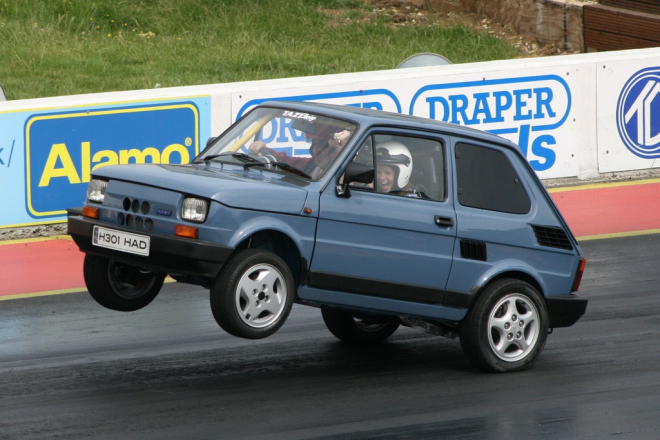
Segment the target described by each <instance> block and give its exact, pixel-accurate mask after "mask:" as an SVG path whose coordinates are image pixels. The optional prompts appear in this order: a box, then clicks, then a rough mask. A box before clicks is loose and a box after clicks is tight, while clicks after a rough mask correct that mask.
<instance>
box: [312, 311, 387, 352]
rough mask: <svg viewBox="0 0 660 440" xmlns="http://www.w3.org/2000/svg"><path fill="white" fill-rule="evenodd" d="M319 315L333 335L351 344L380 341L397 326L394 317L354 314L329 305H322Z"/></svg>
mask: <svg viewBox="0 0 660 440" xmlns="http://www.w3.org/2000/svg"><path fill="white" fill-rule="evenodd" d="M321 315H322V316H323V322H325V325H326V327H328V330H330V332H331V333H332V334H333V335H335V336H336V337H337V338H338V339H341V340H342V341H344V342H348V343H351V344H374V343H377V342H381V341H384V340H385V339H387V338H389V337H390V336H392V334H394V332H395V331H396V329H398V328H399V320H398V319H397V318H394V317H392V318H391V317H382V316H370V315H354V314H352V313H349V312H345V311H343V310H338V309H333V308H331V307H323V308H322V309H321Z"/></svg>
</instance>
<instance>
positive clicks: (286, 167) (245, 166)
mask: <svg viewBox="0 0 660 440" xmlns="http://www.w3.org/2000/svg"><path fill="white" fill-rule="evenodd" d="M268 165H272V166H276V167H278V168H281V169H283V170H285V171H288V172H290V173H293V174H297V175H299V176H302V177H306V178H308V179H311V178H312V177H311V176H310V175H309V174H307V173H305V172H304V171H301V170H299V169H298V168H296V167H293V166H291V165H289V164H288V163H284V162H261V161H257V162H251V163H246V164H243V169H245V170H247V169H248V168H250V167H259V166H265V167H267V166H268Z"/></svg>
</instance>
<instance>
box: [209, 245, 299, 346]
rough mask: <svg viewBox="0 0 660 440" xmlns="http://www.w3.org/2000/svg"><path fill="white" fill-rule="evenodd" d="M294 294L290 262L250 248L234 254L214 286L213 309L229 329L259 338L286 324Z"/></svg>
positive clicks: (229, 331)
mask: <svg viewBox="0 0 660 440" xmlns="http://www.w3.org/2000/svg"><path fill="white" fill-rule="evenodd" d="M294 295H295V284H294V281H293V276H292V275H291V270H290V269H289V267H288V266H287V264H286V263H285V262H284V261H283V260H282V259H281V258H280V257H278V256H277V255H275V254H274V253H272V252H269V251H265V250H262V249H248V250H245V251H242V252H240V253H239V254H237V255H236V256H235V257H233V258H232V259H231V260H230V261H229V262H228V263H227V264H226V265H225V267H224V268H223V269H222V271H221V272H220V274H219V275H218V276H217V277H216V279H215V280H214V282H213V284H212V286H211V311H212V312H213V316H214V318H215V320H216V321H217V323H218V324H219V325H220V327H222V328H223V330H225V331H226V332H227V333H229V334H232V335H234V336H238V337H241V338H247V339H260V338H265V337H267V336H270V335H272V334H273V333H275V332H276V331H277V330H279V328H280V327H281V326H282V324H284V322H285V321H286V319H287V317H288V316H289V312H290V311H291V307H292V306H293V298H294Z"/></svg>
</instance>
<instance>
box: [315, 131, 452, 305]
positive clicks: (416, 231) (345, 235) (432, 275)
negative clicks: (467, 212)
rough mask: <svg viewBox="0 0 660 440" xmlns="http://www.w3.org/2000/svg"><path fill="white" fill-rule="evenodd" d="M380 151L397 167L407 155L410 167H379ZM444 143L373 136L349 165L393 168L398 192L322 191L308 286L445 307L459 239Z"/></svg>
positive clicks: (376, 184)
mask: <svg viewBox="0 0 660 440" xmlns="http://www.w3.org/2000/svg"><path fill="white" fill-rule="evenodd" d="M385 145H387V146H389V148H390V150H391V152H392V154H391V155H390V156H392V157H399V158H400V159H401V160H399V162H407V160H406V158H405V157H404V156H405V152H406V151H407V152H409V155H410V164H409V165H410V166H407V165H403V164H398V165H397V164H394V165H392V163H389V164H384V163H381V158H380V156H381V153H382V152H384V151H385V148H384V147H383V146H385ZM446 145H447V138H443V137H441V136H437V137H429V135H428V134H424V135H422V134H417V133H412V132H405V133H403V132H400V131H398V132H394V131H379V132H374V133H371V134H370V135H369V136H368V137H367V138H366V140H364V141H363V143H362V145H361V146H360V147H359V149H358V152H357V154H356V155H355V156H354V157H353V158H352V160H353V161H355V162H358V163H362V164H364V165H368V166H369V165H370V166H374V165H375V175H376V176H378V174H379V172H380V171H383V170H384V169H385V168H386V166H390V165H392V166H394V167H396V166H398V167H399V170H397V171H398V173H397V175H398V178H400V181H397V187H396V188H395V189H397V191H395V190H392V191H390V192H382V189H381V188H380V186H381V181H379V179H378V178H377V177H376V178H375V179H374V181H372V182H371V183H370V184H366V185H365V184H362V186H360V184H354V185H351V186H350V187H349V189H350V191H349V193H350V196H349V197H341V196H339V195H338V194H337V191H335V190H334V188H333V187H332V186H330V187H328V189H327V190H326V191H324V192H323V194H322V195H321V198H320V211H319V221H318V227H317V235H316V245H315V249H314V254H313V258H312V262H311V267H310V278H309V280H310V282H309V285H310V287H313V288H317V289H324V290H325V291H339V292H347V293H350V294H353V295H362V296H365V297H366V298H368V297H380V298H388V299H395V300H403V301H413V302H422V303H434V304H439V303H442V302H443V300H444V296H445V287H446V284H447V279H448V276H449V272H450V269H451V265H452V254H453V249H454V242H455V237H456V216H455V213H454V209H453V206H452V203H451V201H450V200H449V198H448V196H447V194H449V193H450V192H449V191H448V190H447V182H451V179H449V178H448V176H447V167H446V166H445V164H446V163H447V162H446ZM401 146H403V148H402V147H401ZM405 175H408V176H407V178H406V176H405ZM404 181H405V182H404Z"/></svg>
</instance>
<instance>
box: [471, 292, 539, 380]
mask: <svg viewBox="0 0 660 440" xmlns="http://www.w3.org/2000/svg"><path fill="white" fill-rule="evenodd" d="M548 322H549V320H548V311H547V307H546V304H545V301H544V299H543V297H542V296H541V294H540V293H539V292H538V291H537V290H536V289H535V288H534V287H532V286H531V285H529V284H528V283H525V282H523V281H519V280H514V279H504V280H500V281H497V282H495V283H493V284H492V285H490V286H488V287H487V288H486V290H485V291H484V292H483V294H481V296H479V298H477V300H476V302H475V303H474V304H473V306H472V308H471V309H470V311H469V312H468V314H467V316H466V317H465V319H463V321H462V322H461V326H460V338H461V346H462V347H463V351H464V352H465V355H466V356H467V358H468V359H469V360H470V362H472V363H473V364H474V365H475V366H476V367H477V368H479V369H480V370H482V371H485V372H500V373H508V372H514V371H521V370H525V369H527V368H529V367H530V366H531V365H532V364H533V363H534V361H535V360H536V359H537V358H538V357H539V355H540V354H541V352H542V351H543V347H544V346H545V341H546V339H547V337H548Z"/></svg>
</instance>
